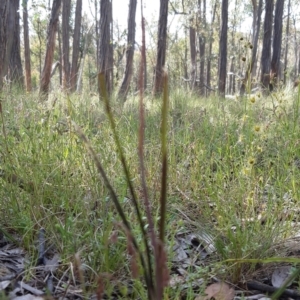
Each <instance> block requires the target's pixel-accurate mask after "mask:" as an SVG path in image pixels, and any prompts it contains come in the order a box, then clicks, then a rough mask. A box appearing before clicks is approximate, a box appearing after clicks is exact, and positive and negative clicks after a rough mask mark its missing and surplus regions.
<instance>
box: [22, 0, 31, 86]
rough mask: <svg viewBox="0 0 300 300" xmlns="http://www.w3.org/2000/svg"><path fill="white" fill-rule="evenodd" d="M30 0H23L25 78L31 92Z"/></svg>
mask: <svg viewBox="0 0 300 300" xmlns="http://www.w3.org/2000/svg"><path fill="white" fill-rule="evenodd" d="M27 2H28V0H23V36H24V59H25V80H26V91H27V92H31V89H32V85H31V62H30V44H29V28H28V10H27Z"/></svg>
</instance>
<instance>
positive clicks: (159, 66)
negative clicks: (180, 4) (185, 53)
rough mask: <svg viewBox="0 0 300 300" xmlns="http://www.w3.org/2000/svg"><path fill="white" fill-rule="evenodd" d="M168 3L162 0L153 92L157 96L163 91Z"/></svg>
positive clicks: (167, 0)
mask: <svg viewBox="0 0 300 300" xmlns="http://www.w3.org/2000/svg"><path fill="white" fill-rule="evenodd" d="M168 5H169V0H160V10H159V21H158V36H157V53H156V65H155V71H154V72H155V74H154V86H153V94H154V95H156V96H158V95H160V94H161V93H162V91H163V73H164V68H165V63H166V51H167V25H168Z"/></svg>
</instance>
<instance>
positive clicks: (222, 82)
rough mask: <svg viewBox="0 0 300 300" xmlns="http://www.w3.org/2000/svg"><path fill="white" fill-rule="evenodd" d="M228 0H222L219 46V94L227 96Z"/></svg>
mask: <svg viewBox="0 0 300 300" xmlns="http://www.w3.org/2000/svg"><path fill="white" fill-rule="evenodd" d="M227 29H228V0H222V26H221V36H220V44H219V45H220V46H219V53H220V54H219V56H220V62H219V85H218V89H219V95H220V96H221V97H225V90H226V69H227V31H228V30H227Z"/></svg>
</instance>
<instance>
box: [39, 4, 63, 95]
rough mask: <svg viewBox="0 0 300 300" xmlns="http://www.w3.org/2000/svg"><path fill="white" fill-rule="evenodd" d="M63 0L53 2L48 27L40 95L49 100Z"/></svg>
mask: <svg viewBox="0 0 300 300" xmlns="http://www.w3.org/2000/svg"><path fill="white" fill-rule="evenodd" d="M60 6H61V0H53V3H52V9H51V17H50V21H49V25H48V34H47V48H46V56H45V63H44V68H43V71H42V76H41V84H40V95H41V96H42V97H43V98H47V97H48V94H49V86H50V75H51V68H52V62H53V56H54V49H55V35H56V31H57V25H58V19H59V12H60Z"/></svg>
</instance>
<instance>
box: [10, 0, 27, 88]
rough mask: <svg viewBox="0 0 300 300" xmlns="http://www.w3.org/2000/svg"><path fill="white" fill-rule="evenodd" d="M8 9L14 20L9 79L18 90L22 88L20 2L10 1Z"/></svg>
mask: <svg viewBox="0 0 300 300" xmlns="http://www.w3.org/2000/svg"><path fill="white" fill-rule="evenodd" d="M10 9H12V10H13V15H14V16H15V19H14V23H15V24H14V31H13V34H12V35H13V41H12V45H13V47H12V46H11V51H10V60H9V78H10V80H11V82H12V84H15V85H17V86H18V87H19V88H24V76H23V67H22V61H21V46H20V14H19V9H20V0H11V1H10Z"/></svg>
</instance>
